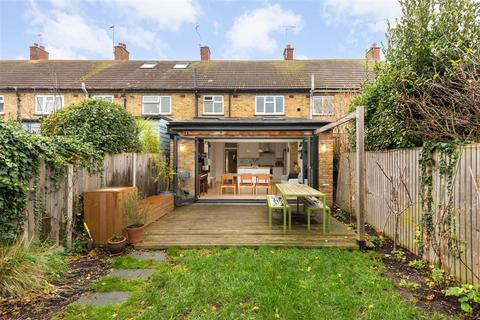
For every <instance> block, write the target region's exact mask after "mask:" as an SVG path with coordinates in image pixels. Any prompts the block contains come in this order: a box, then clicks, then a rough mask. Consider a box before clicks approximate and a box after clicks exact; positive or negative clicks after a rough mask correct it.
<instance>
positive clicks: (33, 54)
mask: <svg viewBox="0 0 480 320" xmlns="http://www.w3.org/2000/svg"><path fill="white" fill-rule="evenodd" d="M30 60H48V52H47V51H45V47H44V46H40V45H39V44H38V43H34V44H33V46H31V47H30Z"/></svg>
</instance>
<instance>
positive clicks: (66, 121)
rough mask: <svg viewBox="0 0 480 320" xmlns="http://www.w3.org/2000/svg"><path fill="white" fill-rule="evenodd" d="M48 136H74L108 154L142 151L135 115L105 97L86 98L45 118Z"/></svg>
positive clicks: (45, 133) (44, 122)
mask: <svg viewBox="0 0 480 320" xmlns="http://www.w3.org/2000/svg"><path fill="white" fill-rule="evenodd" d="M41 132H42V134H43V135H46V136H70V137H74V138H76V139H78V140H80V141H83V142H87V143H89V144H91V145H92V146H93V147H94V148H95V149H97V150H100V151H102V152H104V153H121V152H133V151H138V150H139V147H140V142H139V137H138V127H137V124H136V123H135V118H134V117H133V116H132V115H131V114H130V113H129V112H127V111H125V109H124V108H122V107H121V106H119V105H116V104H113V103H110V102H108V101H105V100H95V99H86V100H83V101H81V102H78V103H72V104H71V105H69V106H67V107H65V108H62V109H60V110H58V111H56V112H54V113H52V114H51V115H50V116H48V117H46V118H43V119H42V122H41Z"/></svg>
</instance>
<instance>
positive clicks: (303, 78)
mask: <svg viewBox="0 0 480 320" xmlns="http://www.w3.org/2000/svg"><path fill="white" fill-rule="evenodd" d="M145 63H152V64H156V66H155V67H154V68H153V69H142V68H140V66H142V65H143V64H145ZM177 63H185V64H188V66H187V67H186V68H185V69H174V68H173V66H174V65H175V64H177ZM311 74H314V75H315V87H316V88H317V89H327V90H330V89H331V90H343V89H345V90H356V89H358V88H359V87H360V85H361V83H362V82H363V81H364V80H365V79H366V76H367V72H366V71H365V60H363V59H344V60H340V59H332V60H293V61H284V60H270V61H222V60H214V61H212V60H211V61H208V62H200V61H138V60H130V61H112V60H45V61H28V60H27V61H25V60H3V61H0V89H2V88H3V89H5V88H11V87H17V88H19V89H22V88H28V89H32V88H34V89H52V88H58V89H80V88H81V83H82V82H84V83H85V85H86V87H87V89H92V90H96V89H98V90H101V89H108V90H110V89H119V90H121V89H126V90H142V89H144V90H194V89H200V90H221V89H225V90H262V89H267V90H272V89H273V90H282V89H287V90H295V89H297V90H298V89H305V90H309V89H310V86H311Z"/></svg>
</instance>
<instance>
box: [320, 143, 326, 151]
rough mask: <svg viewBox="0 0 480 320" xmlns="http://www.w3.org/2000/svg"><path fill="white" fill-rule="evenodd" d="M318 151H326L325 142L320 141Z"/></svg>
mask: <svg viewBox="0 0 480 320" xmlns="http://www.w3.org/2000/svg"><path fill="white" fill-rule="evenodd" d="M320 151H321V152H327V144H326V143H325V142H320Z"/></svg>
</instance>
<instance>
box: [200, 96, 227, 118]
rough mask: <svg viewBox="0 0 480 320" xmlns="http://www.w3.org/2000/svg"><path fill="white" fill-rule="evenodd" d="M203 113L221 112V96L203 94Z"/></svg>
mask: <svg viewBox="0 0 480 320" xmlns="http://www.w3.org/2000/svg"><path fill="white" fill-rule="evenodd" d="M203 114H223V96H204V97H203Z"/></svg>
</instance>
